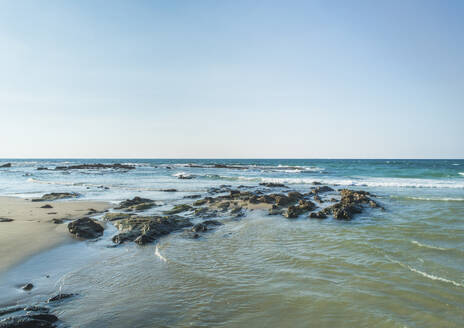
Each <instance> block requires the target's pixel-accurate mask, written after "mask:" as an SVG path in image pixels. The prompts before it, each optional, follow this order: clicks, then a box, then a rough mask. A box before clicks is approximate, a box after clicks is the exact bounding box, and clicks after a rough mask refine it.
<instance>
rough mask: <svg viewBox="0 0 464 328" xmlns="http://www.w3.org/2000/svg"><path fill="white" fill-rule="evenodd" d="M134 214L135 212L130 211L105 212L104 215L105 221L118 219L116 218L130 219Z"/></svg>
mask: <svg viewBox="0 0 464 328" xmlns="http://www.w3.org/2000/svg"><path fill="white" fill-rule="evenodd" d="M132 216H134V214H129V213H105V215H104V216H103V220H105V221H116V220H123V219H128V218H130V217H132Z"/></svg>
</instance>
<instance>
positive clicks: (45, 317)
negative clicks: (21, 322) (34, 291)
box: [28, 313, 58, 322]
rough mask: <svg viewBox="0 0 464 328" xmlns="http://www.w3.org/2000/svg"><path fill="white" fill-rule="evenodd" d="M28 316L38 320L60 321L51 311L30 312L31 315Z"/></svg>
mask: <svg viewBox="0 0 464 328" xmlns="http://www.w3.org/2000/svg"><path fill="white" fill-rule="evenodd" d="M28 317H29V318H33V319H36V320H43V321H47V322H56V321H58V318H57V317H56V315H53V314H49V313H38V314H30V315H28Z"/></svg>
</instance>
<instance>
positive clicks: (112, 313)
mask: <svg viewBox="0 0 464 328" xmlns="http://www.w3.org/2000/svg"><path fill="white" fill-rule="evenodd" d="M12 162H13V164H14V165H13V167H12V168H11V169H10V170H9V171H6V170H5V171H0V186H1V189H0V193H1V194H3V195H5V194H8V195H21V196H24V197H31V196H34V195H40V194H42V193H44V192H50V191H75V192H79V193H82V194H83V198H89V199H104V200H110V201H118V200H121V199H124V198H127V197H133V196H135V195H139V196H145V197H149V198H153V199H156V200H159V201H162V202H164V203H165V204H166V207H169V206H171V204H173V203H178V202H182V201H185V200H182V197H183V196H184V195H188V194H192V193H201V194H206V190H207V188H208V187H211V186H218V185H220V184H231V185H235V186H238V185H240V184H245V185H256V184H257V183H259V182H263V181H274V182H285V183H286V184H288V185H289V186H290V187H291V188H292V189H295V190H299V191H307V190H308V189H309V188H310V183H311V182H313V181H321V182H326V183H337V184H340V185H341V186H340V187H342V186H343V187H344V186H349V187H351V188H353V189H360V188H362V189H364V190H368V191H370V192H373V193H375V194H376V195H378V196H379V197H378V200H379V202H380V203H381V204H382V205H383V206H385V208H386V211H379V210H375V209H373V210H367V211H366V212H364V213H362V214H360V215H358V216H356V217H355V219H354V220H352V221H350V222H340V221H336V220H333V219H327V220H322V221H319V220H310V219H308V218H307V217H305V216H301V217H300V218H299V219H297V220H287V219H285V218H283V217H280V216H268V215H266V213H265V212H260V211H253V212H249V213H248V215H247V216H246V217H243V218H241V219H227V218H226V219H223V220H224V223H225V224H224V225H223V226H220V227H218V228H217V229H215V230H214V231H212V232H208V233H206V234H204V235H203V236H202V237H201V238H200V239H197V240H195V239H190V238H187V237H185V236H184V235H183V234H182V233H174V234H171V235H169V236H167V237H164V238H162V239H160V241H159V242H158V243H157V244H153V245H149V246H145V247H139V246H136V245H133V244H128V245H123V246H120V247H117V248H108V245H110V244H111V242H110V240H109V238H110V236H111V233H112V232H113V231H114V230H111V228H109V230H108V231H107V232H106V234H105V237H104V238H103V239H101V240H100V241H98V242H84V243H74V244H70V245H65V246H62V247H59V248H57V249H54V250H51V251H49V252H46V253H42V254H39V255H38V256H36V257H34V258H31V259H30V260H28V261H26V262H25V263H23V264H21V265H19V266H18V267H16V268H13V269H12V270H10V271H9V272H7V273H5V274H3V275H2V276H0V295H3V296H0V303H4V304H6V303H11V302H25V301H27V300H28V299H30V297H34V298H35V299H40V298H44V297H46V296H47V295H49V294H53V292H56V291H58V290H59V289H61V290H63V291H65V292H73V293H78V294H79V296H77V297H75V298H73V299H70V300H69V301H67V302H63V304H61V305H60V306H59V307H58V308H57V309H56V310H55V311H56V314H57V315H58V316H59V317H60V318H61V319H62V320H63V321H64V322H66V323H67V324H68V325H70V326H76V327H77V326H79V327H96V326H112V327H153V326H157V327H158V326H159V327H186V326H193V327H210V326H214V327H308V326H314V327H334V326H335V327H342V326H343V327H372V326H376V327H461V326H462V323H463V322H464V315H463V313H464V260H463V259H464V176H463V175H461V174H460V173H462V172H464V161H463V160H441V161H436V160H433V161H432V160H430V161H412V160H411V161H408V160H375V161H374V160H228V161H224V160H222V161H221V160H196V161H192V160H189V161H180V160H162V161H160V160H157V161H155V160H137V161H130V160H121V161H120V162H122V163H124V162H125V163H128V162H135V163H137V164H138V166H137V169H136V170H133V171H130V172H127V173H116V172H113V171H105V172H92V171H88V172H71V173H70V174H63V172H56V171H36V167H38V166H47V165H49V166H50V167H53V166H54V165H62V162H63V161H58V160H41V161H39V160H37V161H35V160H27V161H21V162H18V161H12ZM69 162H73V163H77V162H87V163H88V162H90V161H89V160H86V161H71V160H69ZM94 162H104V161H103V160H95V161H94ZM108 162H114V161H108ZM187 163H201V164H213V163H225V164H229V165H232V164H233V165H241V166H243V167H244V168H245V169H240V170H239V169H216V168H190V167H186V166H185V164H187ZM168 166H169V167H171V168H172V169H169V168H167V167H168ZM182 172H183V173H184V174H192V175H195V176H196V177H195V178H194V179H191V180H179V179H177V177H176V176H175V175H176V174H178V173H182ZM26 174H33V175H32V176H30V175H26ZM101 185H103V186H108V187H109V188H110V189H109V190H105V189H102V188H100V186H101ZM87 188H88V189H87ZM166 188H177V189H178V190H179V192H177V193H166V192H162V191H160V190H161V189H166ZM163 208H164V207H159V208H155V209H154V210H152V211H153V212H156V211H159V210H161V209H163ZM46 274H49V275H50V278H44V277H45V275H46ZM24 281H33V282H34V284H35V285H36V286H38V287H37V289H36V290H33V292H32V293H31V295H32V296H30V295H24V293H22V292H20V291H19V290H18V289H17V288H16V286H17V285H18V284H19V283H21V282H24ZM96 309H98V311H96Z"/></svg>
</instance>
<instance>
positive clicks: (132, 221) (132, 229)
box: [113, 216, 192, 245]
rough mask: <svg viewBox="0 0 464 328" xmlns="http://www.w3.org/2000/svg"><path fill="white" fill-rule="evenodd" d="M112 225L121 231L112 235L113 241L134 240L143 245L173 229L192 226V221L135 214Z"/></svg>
mask: <svg viewBox="0 0 464 328" xmlns="http://www.w3.org/2000/svg"><path fill="white" fill-rule="evenodd" d="M114 225H115V226H116V228H118V230H119V231H122V232H121V233H119V234H118V235H116V236H114V237H113V242H115V243H117V244H120V243H123V242H126V241H136V242H137V243H138V244H140V245H143V244H146V243H149V242H152V241H154V240H156V239H157V238H159V237H161V236H163V235H167V234H169V233H171V232H173V231H176V230H179V229H181V228H185V227H189V226H192V223H191V222H190V221H189V220H188V219H184V218H181V217H177V216H164V217H161V216H153V217H141V216H136V217H131V218H129V219H123V220H119V221H116V222H115V224H114Z"/></svg>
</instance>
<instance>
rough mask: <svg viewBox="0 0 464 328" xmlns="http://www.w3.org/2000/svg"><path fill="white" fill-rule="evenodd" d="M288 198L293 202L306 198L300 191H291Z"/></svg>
mask: <svg viewBox="0 0 464 328" xmlns="http://www.w3.org/2000/svg"><path fill="white" fill-rule="evenodd" d="M288 198H290V200H291V201H293V202H296V201H297V200H299V199H303V198H304V197H303V195H302V194H300V193H299V192H298V191H291V192H289V193H288Z"/></svg>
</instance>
